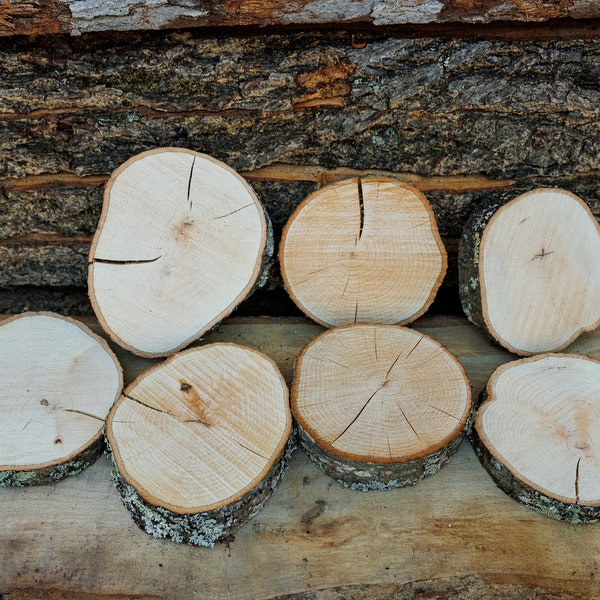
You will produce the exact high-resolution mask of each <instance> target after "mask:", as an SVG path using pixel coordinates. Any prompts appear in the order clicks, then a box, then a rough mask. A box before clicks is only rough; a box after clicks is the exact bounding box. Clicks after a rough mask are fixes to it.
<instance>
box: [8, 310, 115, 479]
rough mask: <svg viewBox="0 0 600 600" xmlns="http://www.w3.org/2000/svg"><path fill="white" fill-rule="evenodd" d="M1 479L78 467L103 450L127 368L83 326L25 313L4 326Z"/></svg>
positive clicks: (58, 474)
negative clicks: (106, 428) (110, 413)
mask: <svg viewBox="0 0 600 600" xmlns="http://www.w3.org/2000/svg"><path fill="white" fill-rule="evenodd" d="M0 373H2V376H1V378H2V385H0V485H13V486H21V485H33V484H41V483H51V482H53V481H58V480H60V479H62V478H63V477H66V476H67V475H73V474H76V473H79V472H80V471H81V470H82V469H85V468H86V467H87V466H89V465H90V464H91V463H92V462H93V461H94V460H96V458H98V456H99V455H100V454H101V453H102V451H103V450H104V441H103V437H102V430H103V428H104V423H105V419H106V416H107V414H108V411H109V409H110V407H111V405H112V404H113V402H114V401H115V400H116V399H117V397H118V396H119V394H120V393H121V390H122V387H123V374H122V370H121V367H120V365H119V363H118V361H117V358H116V357H115V355H114V354H113V352H112V351H111V350H110V348H109V347H108V344H107V343H106V342H105V341H104V340H103V339H102V338H100V337H98V336H97V335H95V334H94V333H93V332H92V331H90V330H89V329H88V328H87V327H86V326H84V325H83V324H81V323H79V322H77V321H75V320H73V319H69V318H66V317H62V316H59V315H55V314H52V313H45V312H39V313H23V314H21V315H18V316H16V317H11V318H9V319H6V320H5V321H3V322H2V323H1V324H0Z"/></svg>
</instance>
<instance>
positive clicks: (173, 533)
mask: <svg viewBox="0 0 600 600" xmlns="http://www.w3.org/2000/svg"><path fill="white" fill-rule="evenodd" d="M290 432H291V413H290V408H289V399H288V389H287V386H286V384H285V381H284V379H283V377H282V376H281V373H280V372H279V370H278V368H277V366H276V365H275V363H274V362H273V361H272V360H271V359H270V358H268V357H266V356H265V355H264V354H261V353H260V352H257V351H256V350H251V349H249V348H245V347H242V346H238V345H235V344H225V343H217V344H208V345H206V346H201V347H198V348H192V349H190V350H186V351H183V352H181V353H179V354H175V355H173V356H172V357H171V358H169V359H168V360H167V361H166V362H164V363H162V364H159V365H157V366H155V367H153V368H151V369H149V370H148V371H146V372H145V373H143V374H142V375H140V376H139V377H138V379H136V380H135V381H134V382H133V383H132V384H131V385H130V386H129V387H128V388H127V389H126V390H125V392H124V395H123V396H122V397H121V398H120V399H119V401H118V402H117V403H116V404H115V406H114V407H113V409H112V410H111V412H110V414H109V418H108V420H107V425H106V436H107V440H108V443H109V447H110V448H111V449H112V458H113V463H114V471H113V472H114V476H115V481H116V483H117V488H118V490H119V492H120V494H121V497H122V499H123V502H124V504H125V506H126V507H127V508H128V510H129V512H130V513H131V514H132V516H133V519H134V521H135V522H136V523H137V524H138V525H139V526H140V527H141V528H142V529H143V530H145V531H146V532H148V533H150V534H152V535H153V536H154V537H157V538H169V539H172V540H175V541H177V542H185V543H189V544H194V545H197V546H212V545H213V544H214V543H215V542H216V541H218V540H221V539H224V538H226V537H227V536H228V535H229V534H230V533H231V532H232V531H234V530H235V529H237V527H239V526H240V525H242V524H243V523H245V522H246V521H247V520H248V519H250V518H252V517H253V516H254V515H255V514H256V513H257V512H258V510H259V509H260V508H261V507H262V506H263V504H264V503H265V502H266V500H267V499H268V498H269V497H270V495H271V494H272V492H273V491H274V489H275V488H276V486H277V484H278V483H279V481H280V480H281V478H282V477H283V474H284V471H285V468H286V466H287V457H288V454H289V453H290V452H291V450H292V449H293V440H292V438H291V436H290Z"/></svg>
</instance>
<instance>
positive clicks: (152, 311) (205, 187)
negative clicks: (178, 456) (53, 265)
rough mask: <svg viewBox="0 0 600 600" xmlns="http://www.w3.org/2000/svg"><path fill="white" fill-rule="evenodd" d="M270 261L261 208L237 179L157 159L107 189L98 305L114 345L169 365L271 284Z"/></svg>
mask: <svg viewBox="0 0 600 600" xmlns="http://www.w3.org/2000/svg"><path fill="white" fill-rule="evenodd" d="M272 254H273V241H272V231H271V228H270V226H269V223H268V219H267V217H266V215H265V213H264V210H263V208H262V205H261V204H260V202H259V200H258V198H257V197H256V195H255V194H254V192H253V190H252V188H251V187H250V185H249V184H248V183H247V182H246V181H245V180H244V179H243V178H242V177H240V176H239V175H238V174H237V173H236V172H235V171H233V170H232V169H230V168H229V167H228V166H226V165H224V164H223V163H221V162H219V161H217V160H215V159H213V158H211V157H209V156H207V155H205V154H199V153H197V152H193V151H190V150H182V149H180V148H161V149H157V150H150V151H148V152H144V153H142V154H139V155H137V156H135V157H133V158H131V159H129V160H128V161H127V162H125V163H124V164H123V165H122V166H121V167H119V168H118V169H117V170H116V171H115V172H114V173H113V175H112V176H111V178H110V180H109V181H108V183H107V187H106V191H105V195H104V205H103V209H102V214H101V217H100V222H99V225H98V230H97V232H96V235H95V236H94V239H93V241H92V246H91V250H90V258H89V276H88V284H89V294H90V299H91V302H92V306H93V308H94V310H95V312H96V315H97V317H98V320H99V321H100V323H101V325H102V327H103V328H104V329H105V330H106V331H107V332H108V333H109V335H110V336H111V338H112V339H113V340H114V341H116V342H117V343H118V344H120V345H121V346H123V347H125V348H127V349H128V350H130V351H132V352H134V353H136V354H139V355H141V356H147V357H153V356H166V355H168V354H170V353H172V352H174V351H177V350H180V349H181V348H183V347H185V346H187V345H188V344H189V343H191V342H192V341H194V340H195V339H197V338H199V337H200V336H201V335H202V334H203V333H204V332H205V331H207V330H209V329H210V328H211V327H213V326H214V325H216V324H217V323H219V322H220V321H221V320H222V319H223V318H224V317H226V316H227V315H229V314H230V313H231V312H232V311H233V310H234V309H235V308H236V306H237V305H238V304H239V303H240V302H242V300H244V299H245V298H247V297H248V296H249V295H250V294H251V293H252V291H254V289H255V287H256V286H258V285H260V284H262V283H264V281H263V280H264V279H265V273H266V271H267V270H268V267H269V263H270V258H271V255H272Z"/></svg>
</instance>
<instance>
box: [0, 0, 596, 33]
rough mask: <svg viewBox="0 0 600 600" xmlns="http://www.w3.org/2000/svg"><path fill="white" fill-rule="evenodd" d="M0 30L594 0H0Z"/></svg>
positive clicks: (565, 10) (376, 18) (453, 14)
mask: <svg viewBox="0 0 600 600" xmlns="http://www.w3.org/2000/svg"><path fill="white" fill-rule="evenodd" d="M0 6H1V8H0V35H4V36H7V35H14V34H27V35H32V34H40V33H41V34H44V33H70V34H73V35H80V34H83V33H90V32H97V31H132V30H139V29H165V28H181V27H220V26H257V25H259V26H265V25H271V26H273V25H276V26H288V25H313V26H314V25H326V24H338V25H339V24H341V23H361V24H368V25H374V26H382V25H388V26H389V25H399V24H428V23H456V22H461V23H489V22H494V21H517V22H519V21H521V22H532V21H548V20H550V19H557V18H564V17H569V18H575V19H589V18H595V17H600V8H599V7H598V4H597V3H596V2H594V0H559V1H555V2H552V3H548V2H546V3H540V2H531V1H529V0H517V1H512V2H509V1H508V0H498V1H496V2H488V3H481V2H479V3H478V2H472V1H471V2H464V0H412V1H411V2H408V3H398V2H395V1H393V0H385V1H383V2H372V1H366V0H359V1H357V2H352V3H348V2H343V1H342V0H326V1H324V2H315V1H314V0H301V1H297V2H292V3H288V2H283V1H281V0H268V1H262V2H257V1H253V2H243V3H242V2H240V0H219V1H217V2H208V1H207V0H192V1H191V2H190V1H183V0H179V1H176V2H173V1H167V0H158V1H154V2H145V3H140V2H139V1H137V0H119V1H113V2H97V1H95V0H51V1H49V2H41V1H36V0H10V2H9V0H4V4H3V5H0Z"/></svg>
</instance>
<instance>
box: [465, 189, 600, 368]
mask: <svg viewBox="0 0 600 600" xmlns="http://www.w3.org/2000/svg"><path fill="white" fill-rule="evenodd" d="M458 264H459V293H460V298H461V303H462V306H463V310H464V312H465V314H466V315H467V317H468V318H469V319H470V320H471V321H472V322H473V323H475V324H476V325H478V326H480V327H482V328H483V329H484V330H486V331H487V332H488V333H489V334H490V335H491V337H492V338H494V339H495V340H496V342H498V343H499V344H501V345H502V346H504V347H505V348H507V349H508V350H510V351H511V352H515V353H516V354H520V355H522V356H528V355H533V354H536V353H540V352H555V351H559V350H562V349H564V348H566V347H567V346H568V345H569V344H570V343H571V342H572V341H574V340H575V339H576V338H577V337H578V336H579V335H580V334H581V333H583V332H585V331H591V330H592V329H595V328H596V327H597V326H598V324H600V225H599V224H598V221H597V220H596V217H595V216H594V215H593V214H592V212H591V210H590V209H589V207H588V206H587V205H586V204H585V202H583V200H581V199H580V198H579V197H578V196H576V195H575V194H572V193H570V192H567V191H564V190H560V189H554V188H539V189H536V190H533V191H530V192H526V193H524V194H521V195H520V196H517V197H516V198H514V199H511V200H510V201H507V202H506V201H505V202H502V201H494V202H493V203H485V204H482V205H480V206H479V207H477V208H476V209H475V210H474V211H473V213H472V214H471V216H470V218H469V220H468V222H467V224H466V225H465V228H464V231H463V234H462V237H461V241H460V246H459V255H458Z"/></svg>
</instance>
